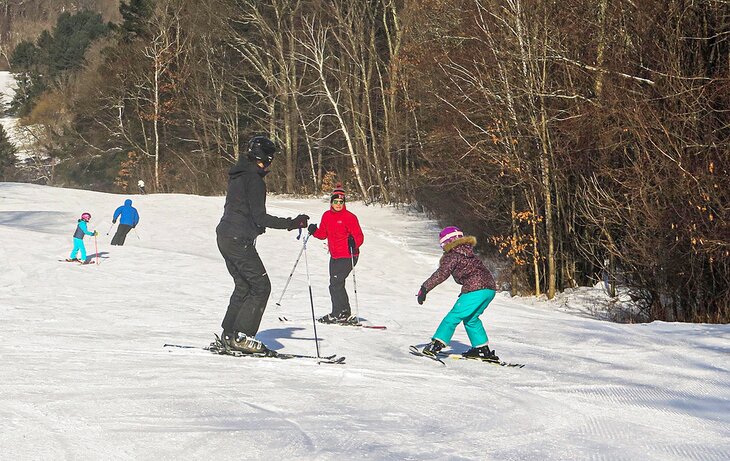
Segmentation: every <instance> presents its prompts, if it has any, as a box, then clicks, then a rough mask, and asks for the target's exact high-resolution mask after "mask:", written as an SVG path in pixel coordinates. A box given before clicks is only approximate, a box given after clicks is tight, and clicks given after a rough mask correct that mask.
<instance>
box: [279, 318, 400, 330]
mask: <svg viewBox="0 0 730 461" xmlns="http://www.w3.org/2000/svg"><path fill="white" fill-rule="evenodd" d="M279 321H280V322H288V321H289V319H288V318H286V317H283V316H282V317H279ZM317 323H320V324H322V325H337V326H341V327H354V328H369V329H371V330H387V329H388V327H386V326H385V325H366V324H364V323H345V322H337V323H324V322H317Z"/></svg>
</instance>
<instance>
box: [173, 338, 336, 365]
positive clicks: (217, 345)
mask: <svg viewBox="0 0 730 461" xmlns="http://www.w3.org/2000/svg"><path fill="white" fill-rule="evenodd" d="M162 347H176V348H178V349H202V350H205V351H208V352H212V353H213V354H217V355H229V356H231V357H250V358H261V359H280V360H290V359H304V360H314V361H316V362H317V363H329V364H334V365H341V364H344V363H345V357H338V356H337V355H336V354H333V355H326V356H323V357H317V356H314V355H303V354H286V353H280V352H277V353H275V354H274V355H267V354H245V353H243V352H241V351H236V350H232V349H230V348H228V347H226V346H225V344H224V343H223V341H221V339H220V337H219V336H218V335H215V341H213V342H212V343H210V345H209V346H205V347H200V346H189V345H183V344H165V345H164V346H162Z"/></svg>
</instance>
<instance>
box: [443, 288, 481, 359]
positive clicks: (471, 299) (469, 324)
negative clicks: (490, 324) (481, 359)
mask: <svg viewBox="0 0 730 461" xmlns="http://www.w3.org/2000/svg"><path fill="white" fill-rule="evenodd" d="M495 294H496V291H494V290H490V289H488V288H485V289H483V290H477V291H472V292H469V293H464V294H462V295H461V296H459V299H457V300H456V303H455V304H454V307H452V308H451V310H450V311H449V313H448V314H446V317H444V319H443V320H442V321H441V324H440V325H439V327H438V329H436V333H434V335H433V338H432V339H438V340H439V341H441V342H442V343H444V344H449V342H451V337H452V336H454V331H455V330H456V327H457V326H458V325H459V324H460V323H461V322H464V329H465V330H466V334H467V336H469V342H471V347H481V346H484V345H485V344H487V343H488V342H489V338H488V337H487V332H486V331H484V325H482V321H481V320H479V316H480V315H482V313H483V312H484V310H485V309H486V308H487V306H488V305H489V303H490V302H492V300H493V299H494V295H495Z"/></svg>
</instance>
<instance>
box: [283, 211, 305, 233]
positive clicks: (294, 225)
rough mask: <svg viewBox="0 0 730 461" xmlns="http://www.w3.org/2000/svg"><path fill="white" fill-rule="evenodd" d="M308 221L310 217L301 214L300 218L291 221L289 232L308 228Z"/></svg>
mask: <svg viewBox="0 0 730 461" xmlns="http://www.w3.org/2000/svg"><path fill="white" fill-rule="evenodd" d="M308 219H309V216H307V215H305V214H300V215H299V216H297V217H296V218H294V219H292V220H291V222H290V223H289V227H288V228H287V230H294V229H301V228H302V227H307V220H308Z"/></svg>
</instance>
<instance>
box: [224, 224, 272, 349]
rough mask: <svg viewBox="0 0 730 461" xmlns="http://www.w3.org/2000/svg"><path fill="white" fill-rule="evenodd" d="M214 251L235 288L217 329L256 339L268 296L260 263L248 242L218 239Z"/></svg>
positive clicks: (269, 289)
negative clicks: (216, 252)
mask: <svg viewBox="0 0 730 461" xmlns="http://www.w3.org/2000/svg"><path fill="white" fill-rule="evenodd" d="M218 250H220V252H221V254H222V255H223V259H225V261H226V267H227V268H228V272H229V273H230V274H231V277H233V282H234V283H235V285H236V286H235V288H234V289H233V294H232V295H231V300H230V302H229V303H228V310H227V311H226V316H225V317H223V323H221V327H223V331H225V332H226V333H233V332H236V331H240V332H242V333H245V334H246V336H252V337H253V336H256V333H257V332H258V331H259V325H261V318H262V317H263V316H264V310H266V303H267V301H268V300H269V295H270V294H271V282H270V281H269V276H268V275H266V268H265V267H264V263H262V262H261V258H260V257H259V254H258V252H257V251H256V247H254V245H253V242H250V241H242V240H240V239H235V238H231V237H224V236H221V235H219V236H218Z"/></svg>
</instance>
